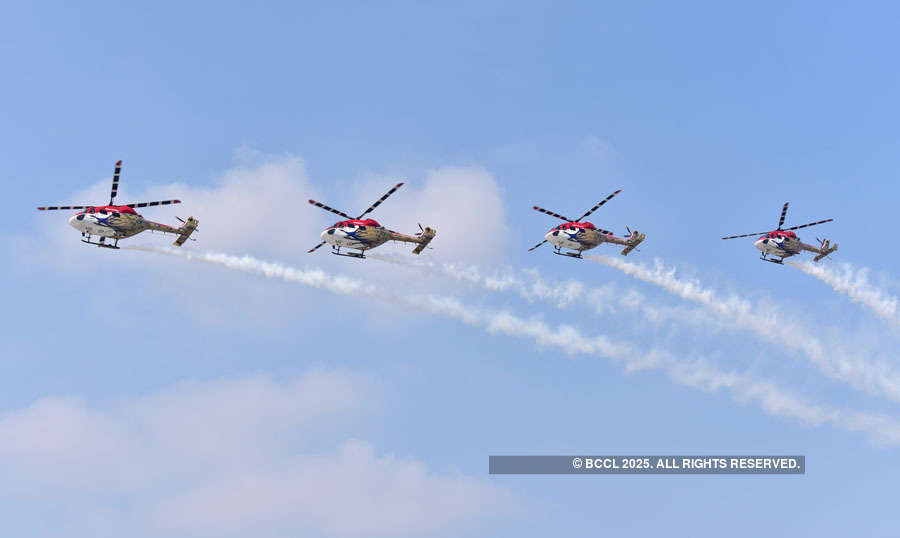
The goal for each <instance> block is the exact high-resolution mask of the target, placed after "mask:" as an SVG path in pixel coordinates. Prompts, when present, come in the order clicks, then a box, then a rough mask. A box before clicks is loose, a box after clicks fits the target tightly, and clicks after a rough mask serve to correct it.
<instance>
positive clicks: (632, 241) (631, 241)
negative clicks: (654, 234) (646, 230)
mask: <svg viewBox="0 0 900 538" xmlns="http://www.w3.org/2000/svg"><path fill="white" fill-rule="evenodd" d="M645 237H646V236H645V235H644V234H642V233H639V232H638V231H637V230H635V231H633V232H631V235H629V236H628V246H627V247H625V248H623V249H622V252H621V254H622V256H628V254H629V253H630V252H631V251H632V250H634V249H635V247H637V246H638V245H640V244H641V243H642V242H643V241H644V238H645Z"/></svg>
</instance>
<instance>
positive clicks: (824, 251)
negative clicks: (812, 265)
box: [813, 239, 838, 262]
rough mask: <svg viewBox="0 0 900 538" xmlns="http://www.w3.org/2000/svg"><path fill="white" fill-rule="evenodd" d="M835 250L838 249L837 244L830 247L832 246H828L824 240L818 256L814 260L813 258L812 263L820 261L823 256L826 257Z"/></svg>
mask: <svg viewBox="0 0 900 538" xmlns="http://www.w3.org/2000/svg"><path fill="white" fill-rule="evenodd" d="M837 249H838V246H837V244H835V245H834V246H833V247H832V246H830V242H829V241H828V240H827V239H825V240H824V241H822V243H821V245H820V246H819V255H818V256H816V257H815V258H813V261H814V262H817V261H820V260H821V259H822V258H824V257H825V256H828V255H829V254H831V253H832V252H834V251H836V250H837Z"/></svg>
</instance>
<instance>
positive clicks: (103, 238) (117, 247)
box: [81, 234, 119, 250]
mask: <svg viewBox="0 0 900 538" xmlns="http://www.w3.org/2000/svg"><path fill="white" fill-rule="evenodd" d="M81 235H82V236H84V234H81ZM113 241H115V243H113V244H112V245H107V244H106V238H105V237H101V238H100V242H98V243H95V242H94V241H91V236H87V239H82V240H81V242H82V243H87V244H88V245H97V246H98V247H103V248H112V249H115V250H119V246H118V245H119V240H118V239H113Z"/></svg>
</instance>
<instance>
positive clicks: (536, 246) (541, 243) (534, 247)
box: [528, 239, 547, 252]
mask: <svg viewBox="0 0 900 538" xmlns="http://www.w3.org/2000/svg"><path fill="white" fill-rule="evenodd" d="M546 242H547V240H546V239H544V240H543V241H541V242H540V243H538V244H537V245H535V246H533V247H531V248H530V249H528V252H531V251H532V250H534V249H536V248H538V247H539V246H541V245H543V244H544V243H546Z"/></svg>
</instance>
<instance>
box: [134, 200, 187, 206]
mask: <svg viewBox="0 0 900 538" xmlns="http://www.w3.org/2000/svg"><path fill="white" fill-rule="evenodd" d="M180 203H181V200H162V201H159V202H140V203H138V204H125V205H126V206H128V207H153V206H155V205H169V204H180Z"/></svg>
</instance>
